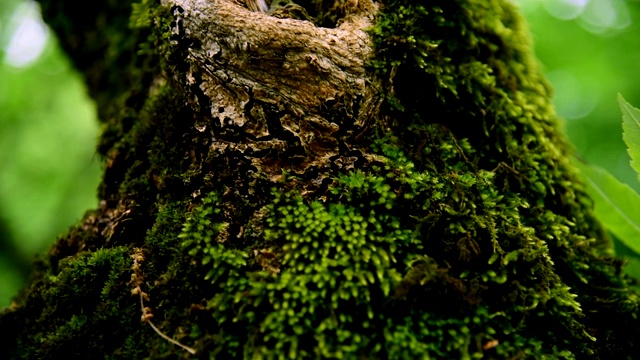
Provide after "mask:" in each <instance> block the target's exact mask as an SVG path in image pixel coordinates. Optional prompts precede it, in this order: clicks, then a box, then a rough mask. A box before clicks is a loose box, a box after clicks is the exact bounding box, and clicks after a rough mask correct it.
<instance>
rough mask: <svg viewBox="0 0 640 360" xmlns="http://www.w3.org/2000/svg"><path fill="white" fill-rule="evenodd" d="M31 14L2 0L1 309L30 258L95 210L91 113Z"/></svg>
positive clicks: (27, 7) (28, 6)
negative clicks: (88, 210)
mask: <svg viewBox="0 0 640 360" xmlns="http://www.w3.org/2000/svg"><path fill="white" fill-rule="evenodd" d="M34 14H35V16H34ZM37 14H38V8H37V6H35V5H34V3H27V2H22V1H17V0H2V1H0V163H1V164H2V171H0V306H6V305H9V304H10V301H11V297H12V296H15V295H16V293H17V292H18V289H19V288H20V287H22V286H23V284H24V281H25V280H26V278H27V276H28V272H29V269H30V267H31V263H32V262H33V259H34V255H36V254H38V253H43V252H45V251H46V250H47V248H48V247H49V246H50V245H51V244H52V242H53V240H54V239H55V238H56V236H57V235H59V234H60V233H62V232H63V231H65V229H66V228H67V227H68V226H69V225H70V224H72V223H74V222H76V221H77V220H78V219H80V218H82V216H83V213H84V211H85V210H87V209H89V208H94V207H96V205H97V200H96V195H95V194H96V189H97V185H98V182H99V177H100V167H99V165H98V159H97V156H95V155H94V154H95V150H94V149H95V143H96V138H97V135H98V122H97V121H96V119H95V118H96V115H95V109H94V106H93V105H92V103H91V102H90V100H89V98H88V96H87V94H86V89H85V88H84V84H83V82H82V79H81V78H80V76H79V75H78V74H77V73H75V72H74V71H72V68H71V64H70V63H69V61H68V59H66V58H65V56H64V55H63V54H62V51H61V50H60V48H59V47H58V45H57V44H56V42H55V39H54V38H53V37H51V36H50V35H49V34H48V30H47V29H46V27H44V26H42V24H41V23H40V22H39V21H40V20H39V19H38V17H37ZM34 17H35V19H34Z"/></svg>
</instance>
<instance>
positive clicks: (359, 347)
mask: <svg viewBox="0 0 640 360" xmlns="http://www.w3.org/2000/svg"><path fill="white" fill-rule="evenodd" d="M40 2H41V4H42V8H43V13H44V15H45V18H46V20H47V21H48V22H49V24H50V25H51V26H52V27H53V28H54V30H55V31H56V33H57V34H58V36H59V38H60V42H61V45H62V46H63V48H64V49H65V50H66V51H67V53H68V54H69V56H70V57H71V59H72V61H73V62H74V64H75V66H76V68H77V69H78V70H79V71H80V72H81V73H82V74H83V75H84V77H85V79H86V82H87V85H88V89H89V92H90V94H91V95H92V97H93V98H94V99H95V101H96V104H97V107H98V113H99V116H100V119H101V121H102V122H103V125H104V130H103V133H102V136H101V139H100V141H99V144H98V151H99V153H100V154H101V155H102V156H103V158H104V164H105V165H104V176H103V181H102V183H101V185H100V189H99V198H100V205H99V207H98V208H97V209H94V210H89V211H87V213H86V215H85V217H84V219H83V220H82V221H80V222H79V223H78V224H76V225H74V226H72V227H71V228H70V230H69V231H68V232H67V233H66V234H64V235H62V236H60V238H59V239H57V241H56V243H55V245H54V246H53V247H52V248H51V250H50V251H49V253H48V254H47V257H46V259H44V260H43V261H42V262H41V264H40V265H39V267H38V270H37V271H35V272H34V274H33V276H32V281H31V282H30V285H29V286H28V287H27V288H25V289H24V291H23V292H22V294H21V295H20V296H19V298H18V299H17V300H16V302H15V304H14V306H12V307H11V308H8V309H5V310H4V311H3V312H2V314H1V315H0V331H1V333H0V339H1V340H0V341H1V342H2V346H0V357H1V358H30V359H31V358H54V357H56V356H67V357H68V356H69V354H73V355H72V357H79V358H80V357H81V358H96V357H105V358H135V359H138V358H160V357H171V358H179V357H198V358H230V357H246V358H249V357H251V358H254V357H255V358H262V357H267V358H275V357H290V358H311V357H315V358H324V357H346V358H425V357H436V358H458V357H460V358H471V357H482V356H486V357H488V358H543V357H550V358H561V357H562V358H623V357H630V356H632V355H633V354H635V353H636V352H637V351H638V349H637V345H636V344H635V342H636V339H637V338H638V335H640V334H638V332H639V330H638V329H640V327H639V326H638V324H637V314H638V300H637V299H638V298H637V295H636V293H635V292H633V291H632V290H631V289H630V287H629V283H630V281H629V280H628V279H626V278H625V276H624V275H623V274H622V272H621V266H622V262H621V261H620V260H619V259H616V258H614V257H612V249H611V244H610V242H609V239H608V237H607V235H606V233H604V232H603V231H602V230H601V228H600V226H599V225H598V223H597V221H596V220H595V219H594V218H593V215H592V213H591V209H590V208H591V204H590V200H589V199H588V198H587V197H586V196H585V194H584V193H583V190H582V185H581V183H580V181H579V178H578V175H577V172H576V171H575V170H574V168H573V167H572V166H571V164H570V161H569V159H568V157H569V156H570V148H569V146H568V145H567V144H566V141H565V139H564V138H563V136H562V135H561V134H560V133H559V130H558V121H557V119H556V116H555V114H554V112H553V109H552V106H551V104H550V90H549V86H548V85H547V83H546V81H545V80H544V79H543V78H542V76H541V74H540V71H539V69H538V66H537V63H536V62H535V60H534V59H533V57H532V55H531V49H530V47H531V46H530V43H529V39H528V35H527V32H526V29H525V28H524V26H523V22H522V20H521V18H520V16H519V15H518V13H517V10H516V9H515V8H514V7H513V6H512V5H511V4H510V3H509V2H508V1H502V0H491V1H480V0H456V1H453V0H441V1H430V2H428V3H417V2H413V1H411V0H392V1H388V2H383V3H378V2H371V1H369V0H360V1H340V0H337V1H335V2H327V1H325V2H323V1H320V0H313V1H304V2H300V3H299V4H297V5H296V4H289V5H287V6H285V7H284V8H278V9H274V8H273V7H272V10H271V11H270V12H269V13H262V12H253V11H250V10H249V9H248V8H257V7H255V6H244V5H243V4H242V3H239V2H234V1H232V0H162V1H156V0H141V2H139V3H135V4H132V3H131V2H128V1H122V0H118V1H116V0H100V1H96V2H93V3H91V4H88V3H86V2H83V1H79V0H71V1H56V0H40ZM283 9H284V10H283ZM292 9H293V10H296V11H298V13H299V12H300V11H302V12H303V13H304V12H306V15H304V16H302V18H308V19H309V20H312V21H307V20H298V19H295V18H289V17H288V16H293V15H291V14H293V10H292ZM288 14H289V15H288ZM298 17H300V16H298ZM141 315H142V317H141Z"/></svg>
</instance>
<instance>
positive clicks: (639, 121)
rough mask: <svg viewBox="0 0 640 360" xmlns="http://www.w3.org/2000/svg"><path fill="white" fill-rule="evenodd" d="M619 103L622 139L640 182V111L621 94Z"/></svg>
mask: <svg viewBox="0 0 640 360" xmlns="http://www.w3.org/2000/svg"><path fill="white" fill-rule="evenodd" d="M618 103H619V104H620V111H622V139H624V142H625V144H627V147H628V148H627V152H628V153H629V156H630V157H631V161H630V163H631V167H632V168H633V170H635V172H636V174H638V181H640V110H638V109H637V108H635V107H633V106H631V104H629V103H628V102H626V101H625V100H624V98H623V97H622V95H621V94H618Z"/></svg>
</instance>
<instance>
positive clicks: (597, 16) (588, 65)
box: [516, 0, 640, 190]
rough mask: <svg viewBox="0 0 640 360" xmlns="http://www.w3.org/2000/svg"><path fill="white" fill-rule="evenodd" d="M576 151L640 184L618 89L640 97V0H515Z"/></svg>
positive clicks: (634, 99)
mask: <svg viewBox="0 0 640 360" xmlns="http://www.w3.org/2000/svg"><path fill="white" fill-rule="evenodd" d="M516 2H518V3H519V4H520V7H521V8H522V12H523V14H524V15H525V17H526V18H527V21H528V23H529V27H530V29H531V32H532V33H533V39H534V49H535V52H536V56H537V57H538V58H539V60H540V61H541V62H542V64H543V69H544V72H545V74H546V76H547V78H548V79H549V81H550V82H551V84H552V86H553V88H554V104H555V106H556V110H557V112H558V113H559V115H560V116H561V117H562V118H564V119H565V124H566V129H565V131H566V133H567V134H568V135H569V138H570V140H571V142H572V143H573V144H574V146H575V148H576V150H577V152H578V154H579V155H580V156H582V157H583V158H584V159H586V160H587V161H588V162H590V163H593V164H596V165H598V166H601V167H603V168H605V169H607V170H608V171H609V172H610V173H611V174H613V175H614V176H615V177H616V178H618V179H620V180H621V181H623V182H624V183H626V184H628V185H630V186H631V187H633V188H635V189H636V190H640V184H639V183H638V182H637V181H636V175H635V173H634V172H633V171H632V169H631V167H630V166H629V157H628V155H627V152H626V147H625V145H624V143H623V142H622V136H621V135H620V134H621V133H622V127H621V125H620V109H619V108H618V102H617V100H616V95H617V94H618V93H622V94H624V96H625V98H626V99H627V101H628V102H630V103H631V104H640V82H639V81H638V78H639V76H638V73H640V66H639V65H640V1H638V0H517V1H516Z"/></svg>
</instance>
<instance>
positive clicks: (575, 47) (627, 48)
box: [0, 0, 640, 306]
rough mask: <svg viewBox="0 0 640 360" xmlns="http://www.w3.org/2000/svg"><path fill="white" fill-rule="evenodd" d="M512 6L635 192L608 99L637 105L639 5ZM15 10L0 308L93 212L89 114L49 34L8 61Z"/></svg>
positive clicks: (558, 86) (11, 6) (0, 234)
mask: <svg viewBox="0 0 640 360" xmlns="http://www.w3.org/2000/svg"><path fill="white" fill-rule="evenodd" d="M516 2H518V3H519V4H520V6H521V8H522V10H523V13H524V14H525V16H526V17H527V19H528V21H529V24H530V27H531V30H532V32H533V38H534V45H535V51H536V54H537V56H538V57H539V59H540V60H541V62H542V63H543V66H544V70H545V72H546V74H547V76H548V78H549V80H550V81H551V83H552V85H553V86H554V88H555V97H554V101H555V104H556V107H557V109H558V113H559V114H560V115H561V116H562V117H563V118H565V120H566V132H567V133H568V135H569V137H570V139H571V141H572V142H573V143H574V144H575V147H576V149H577V152H578V153H579V154H580V155H581V156H583V157H584V158H585V159H587V160H588V161H590V162H592V163H594V164H597V165H600V166H602V167H604V168H606V169H607V170H609V171H610V172H611V173H612V174H614V175H615V176H616V177H617V178H618V179H621V180H622V181H623V182H625V183H627V184H629V185H631V186H632V187H635V188H636V189H638V190H640V186H639V185H638V183H637V182H636V181H635V180H634V179H635V175H634V172H633V171H632V170H631V168H630V166H629V163H628V158H627V154H626V151H625V146H624V144H623V142H622V139H621V136H620V134H621V127H620V116H619V110H618V108H617V103H616V99H615V96H616V94H617V93H618V92H622V93H623V94H625V97H626V98H627V100H628V101H629V102H630V103H632V104H640V86H638V83H637V82H638V80H637V78H638V76H637V74H635V73H636V72H638V71H640V67H639V66H638V64H640V36H638V35H636V34H640V1H638V0H580V1H571V0H518V1H516ZM21 4H24V3H23V1H22V0H2V1H0V162H1V163H2V171H1V172H0V306H4V305H8V304H9V303H10V298H11V297H12V296H14V295H15V294H16V292H17V290H18V289H19V288H20V287H21V286H22V284H23V282H24V280H25V279H26V274H27V272H28V269H29V266H30V263H31V261H32V259H33V255H34V254H36V253H42V252H43V251H46V249H47V247H48V246H50V244H51V243H52V242H53V240H54V238H55V237H56V236H57V235H58V234H59V233H61V232H62V231H64V230H65V229H66V228H67V227H68V226H69V225H70V224H72V223H73V222H75V221H76V220H78V219H80V218H81V217H82V214H83V212H84V210H86V209H89V208H93V207H95V206H96V198H95V191H96V187H97V184H98V181H99V165H98V161H97V158H96V156H95V155H94V154H95V150H94V147H95V141H96V137H97V134H98V123H97V121H96V120H95V116H96V115H95V110H94V108H93V105H92V103H91V102H90V100H89V99H88V97H87V95H86V90H85V88H84V85H83V83H82V79H81V78H80V76H79V75H78V74H77V73H75V72H74V71H73V70H72V69H71V66H70V64H69V61H68V60H67V59H66V58H65V57H64V55H63V54H62V53H61V50H60V49H59V47H58V46H57V44H56V42H55V40H54V39H53V37H52V36H51V35H49V36H48V38H47V41H46V44H45V47H44V51H43V52H42V54H41V55H40V56H39V57H38V58H37V59H36V60H35V61H33V62H31V63H28V64H22V65H21V66H16V64H15V62H14V61H12V60H11V54H9V47H10V45H11V39H12V38H15V35H16V32H17V30H19V29H20V24H21V22H20V19H19V17H18V16H17V14H18V13H19V12H21V11H22V12H24V11H25V7H24V5H21ZM12 63H13V64H12Z"/></svg>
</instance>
